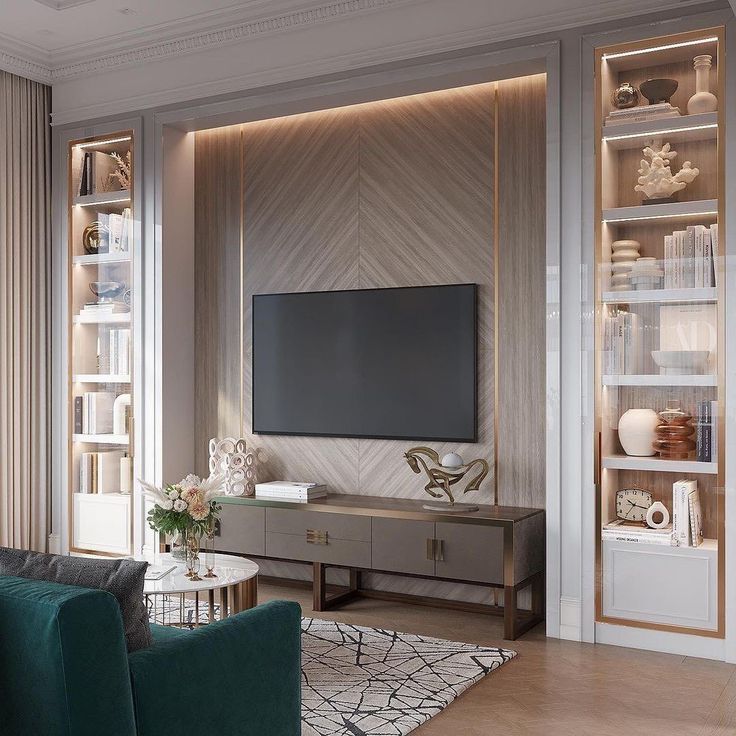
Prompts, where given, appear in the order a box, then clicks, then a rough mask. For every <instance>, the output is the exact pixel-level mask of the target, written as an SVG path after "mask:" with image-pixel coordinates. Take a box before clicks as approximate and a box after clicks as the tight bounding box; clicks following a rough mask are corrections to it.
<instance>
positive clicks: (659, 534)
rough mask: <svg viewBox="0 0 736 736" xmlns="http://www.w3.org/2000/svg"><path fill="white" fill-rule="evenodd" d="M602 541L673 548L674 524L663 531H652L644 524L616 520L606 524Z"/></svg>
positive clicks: (602, 530) (602, 533) (602, 532)
mask: <svg viewBox="0 0 736 736" xmlns="http://www.w3.org/2000/svg"><path fill="white" fill-rule="evenodd" d="M601 539H603V540H609V541H613V542H633V543H635V544H660V545H664V546H668V547H671V546H672V545H673V539H672V524H668V525H667V526H666V527H663V528H662V529H650V528H649V527H648V526H646V525H645V524H644V523H636V522H631V521H629V520H627V519H614V520H613V521H611V522H609V523H608V524H604V525H603V528H602V529H601Z"/></svg>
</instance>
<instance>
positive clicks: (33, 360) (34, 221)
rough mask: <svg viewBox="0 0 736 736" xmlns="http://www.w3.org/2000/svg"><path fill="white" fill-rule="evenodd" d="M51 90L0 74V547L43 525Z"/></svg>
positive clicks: (36, 543)
mask: <svg viewBox="0 0 736 736" xmlns="http://www.w3.org/2000/svg"><path fill="white" fill-rule="evenodd" d="M50 112H51V90H50V88H49V87H47V86H45V85H43V84H39V83H37V82H32V81H30V80H28V79H23V78H22V77H18V76H16V75H14V74H9V73H6V72H3V71H0V545H3V546H11V547H18V548H23V549H27V548H30V549H35V550H40V551H45V550H46V548H47V545H48V534H49V523H50V499H51V490H50V474H49V472H48V465H49V461H50V441H49V418H50V414H51V408H50V405H49V402H50V391H49V367H50V364H51V356H50V335H49V324H50V314H49V304H50V294H49V289H50V274H49V269H50V266H51V129H50V127H49V115H50Z"/></svg>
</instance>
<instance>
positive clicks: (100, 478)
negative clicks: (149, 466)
mask: <svg viewBox="0 0 736 736" xmlns="http://www.w3.org/2000/svg"><path fill="white" fill-rule="evenodd" d="M131 486H132V458H130V457H128V456H127V455H126V454H125V452H123V451H122V450H101V451H99V452H83V453H82V454H81V455H80V457H79V492H80V493H130V490H131Z"/></svg>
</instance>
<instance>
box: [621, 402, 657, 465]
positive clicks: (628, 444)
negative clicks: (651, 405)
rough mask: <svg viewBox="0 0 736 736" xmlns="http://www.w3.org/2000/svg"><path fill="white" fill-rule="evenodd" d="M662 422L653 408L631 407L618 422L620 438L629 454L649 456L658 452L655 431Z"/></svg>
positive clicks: (622, 445)
mask: <svg viewBox="0 0 736 736" xmlns="http://www.w3.org/2000/svg"><path fill="white" fill-rule="evenodd" d="M659 423H660V421H659V417H658V416H657V412H655V411H654V410H653V409H629V410H628V411H627V412H624V415H623V416H622V417H621V419H619V422H618V439H619V442H620V443H621V447H623V448H624V452H625V453H626V454H627V455H633V456H634V457H649V456H651V455H654V454H656V451H655V449H654V444H653V443H654V440H655V439H656V438H657V433H656V432H655V431H654V430H655V429H656V427H657V425H658V424H659Z"/></svg>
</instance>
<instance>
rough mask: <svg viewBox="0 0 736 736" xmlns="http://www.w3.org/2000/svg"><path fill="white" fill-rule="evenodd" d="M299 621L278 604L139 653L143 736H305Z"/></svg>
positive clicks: (136, 674) (134, 657) (135, 656)
mask: <svg viewBox="0 0 736 736" xmlns="http://www.w3.org/2000/svg"><path fill="white" fill-rule="evenodd" d="M300 619H301V609H300V607H299V605H298V604H297V603H290V602H286V601H272V602H270V603H266V604H264V605H262V606H258V607H256V608H252V609H250V610H249V611H243V612H242V613H238V614H236V615H234V616H230V617H229V618H226V619H225V620H224V621H216V622H214V623H211V624H208V625H206V626H203V627H201V628H199V629H195V630H194V631H191V632H186V633H185V635H182V636H177V637H172V638H171V639H169V640H165V641H161V642H159V643H156V644H154V646H152V647H149V648H148V649H140V650H138V651H136V652H132V653H131V654H130V655H129V657H128V661H129V663H130V677H131V683H132V686H133V705H134V709H135V719H136V727H137V732H138V736H160V734H162V733H175V734H177V735H178V736H189V735H190V734H191V736H195V735H196V736H202V734H207V733H211V734H218V736H264V734H268V735H269V736H299V734H300V732H301V713H300V709H301V620H300Z"/></svg>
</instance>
